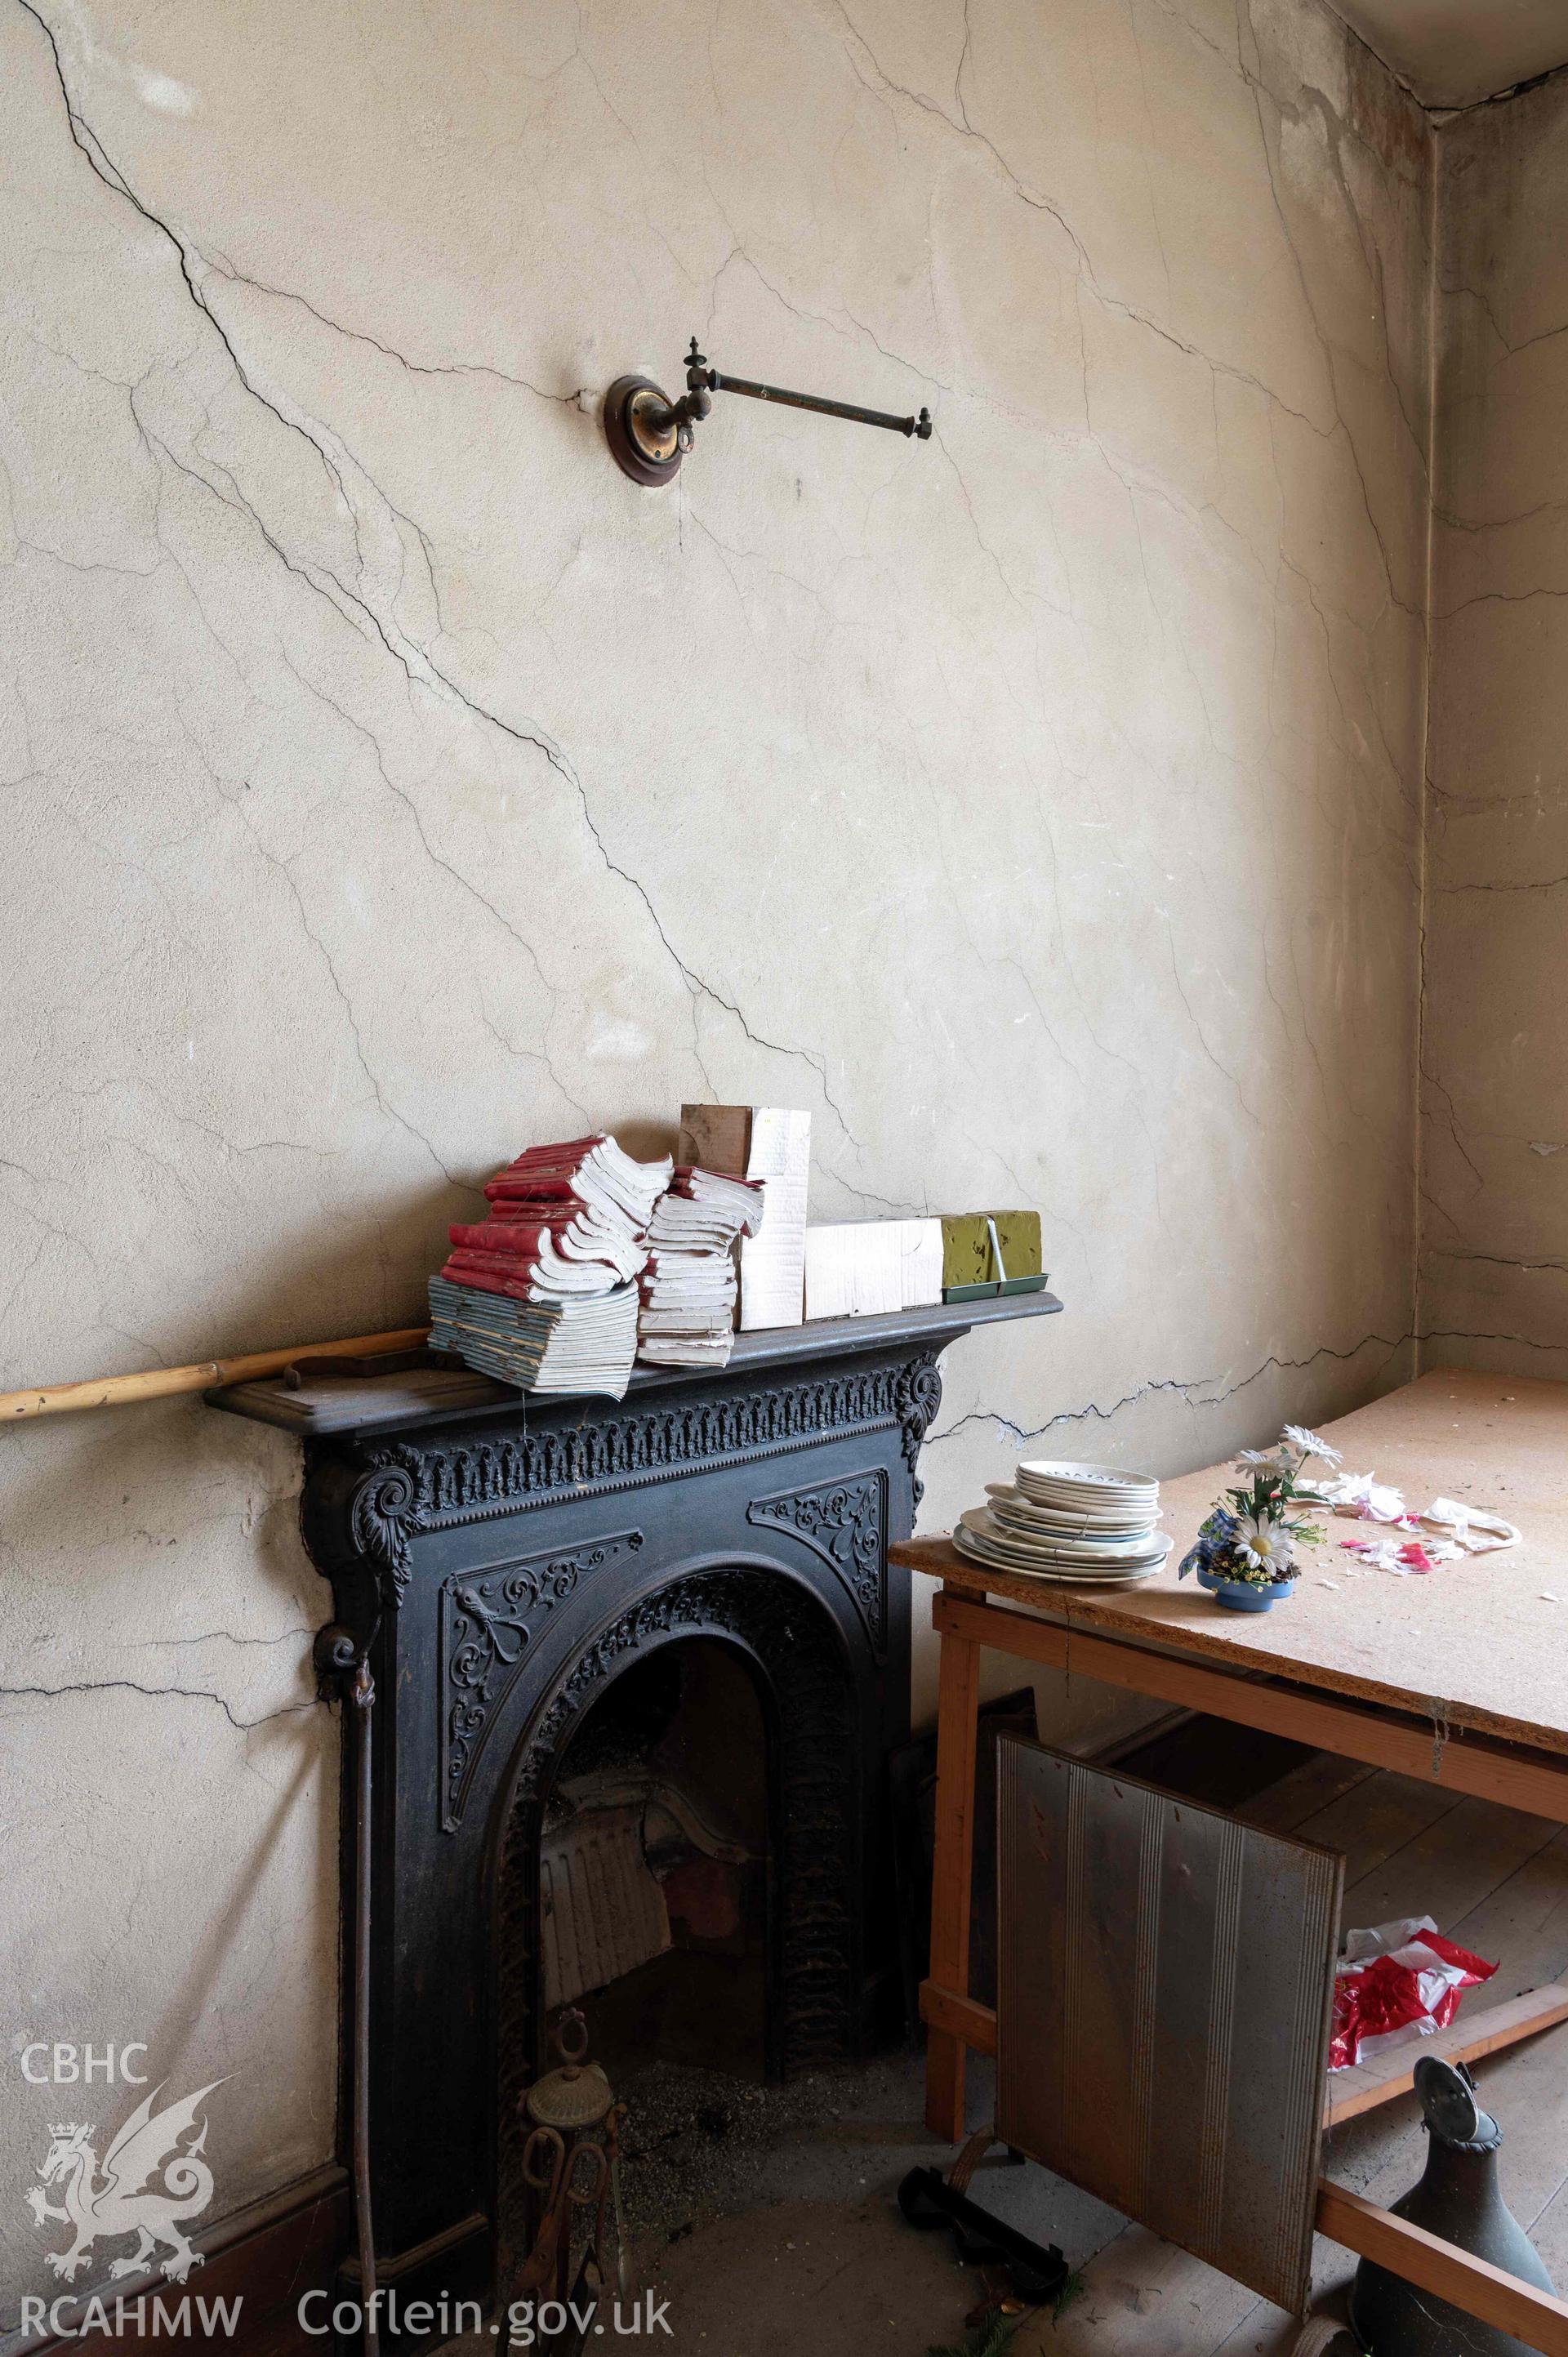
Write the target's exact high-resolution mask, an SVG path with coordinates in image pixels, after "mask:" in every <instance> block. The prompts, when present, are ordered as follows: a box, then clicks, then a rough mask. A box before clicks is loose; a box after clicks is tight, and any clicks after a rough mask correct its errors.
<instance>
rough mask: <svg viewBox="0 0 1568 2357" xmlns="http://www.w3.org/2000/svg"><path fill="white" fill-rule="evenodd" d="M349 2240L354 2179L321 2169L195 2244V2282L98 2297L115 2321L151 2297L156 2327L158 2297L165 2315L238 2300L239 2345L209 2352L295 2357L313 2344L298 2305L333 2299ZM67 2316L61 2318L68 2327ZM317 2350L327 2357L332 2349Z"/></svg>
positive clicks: (64, 2344) (128, 2337)
mask: <svg viewBox="0 0 1568 2357" xmlns="http://www.w3.org/2000/svg"><path fill="white" fill-rule="evenodd" d="M191 2239H192V2241H193V2242H194V2243H195V2244H196V2246H197V2248H198V2249H199V2251H200V2252H201V2253H202V2255H203V2257H204V2260H205V2265H204V2266H200V2267H199V2268H197V2269H196V2270H195V2271H194V2272H193V2273H192V2275H191V2276H190V2278H189V2280H188V2282H187V2283H184V2284H172V2283H169V2282H168V2281H166V2278H165V2277H164V2276H161V2275H158V2274H156V2273H153V2274H149V2275H145V2276H129V2277H127V2278H126V2279H125V2280H124V2282H120V2283H110V2284H104V2285H100V2286H98V2287H97V2294H98V2297H99V2298H101V2299H102V2302H103V2304H104V2307H105V2309H107V2310H108V2312H109V2315H110V2318H111V2319H113V2315H114V2312H115V2309H114V2303H115V2301H116V2300H122V2301H124V2302H125V2304H126V2306H127V2307H134V2304H135V2302H136V2300H137V2299H138V2298H143V2297H145V2298H147V2300H148V2303H149V2310H148V2312H149V2322H150V2307H151V2300H152V2298H154V2297H156V2296H159V2295H161V2297H162V2298H163V2301H164V2305H165V2308H166V2309H173V2308H175V2307H176V2306H177V2303H178V2302H179V2301H180V2300H181V2299H183V2298H186V2297H187V2296H189V2297H190V2298H192V2299H195V2298H197V2297H198V2296H199V2297H200V2298H204V2299H209V2300H211V2299H228V2300H233V2299H239V2300H240V2301H241V2302H242V2306H241V2309H240V2314H239V2319H238V2321H237V2324H236V2328H235V2330H234V2333H233V2335H232V2338H229V2337H225V2338H224V2339H223V2340H221V2341H220V2340H218V2339H217V2337H216V2336H214V2337H213V2339H212V2341H211V2342H210V2344H209V2345H210V2346H211V2347H212V2348H214V2349H218V2348H221V2349H222V2350H223V2351H224V2352H226V2357H285V2352H286V2357H295V2352H297V2351H298V2350H299V2349H300V2348H301V2346H302V2345H305V2344H303V2343H302V2338H301V2334H300V2330H299V2322H298V2304H299V2302H300V2300H301V2299H303V2298H304V2297H305V2295H306V2292H307V2291H313V2290H317V2289H320V2290H322V2291H326V2292H330V2290H331V2289H332V2286H333V2283H334V2280H335V2277H336V2274H337V2269H338V2262H339V2260H340V2259H341V2258H342V2255H343V2253H344V2250H345V2249H346V2247H347V2244H348V2241H349V2179H348V2173H347V2171H346V2170H344V2169H340V2168H338V2166H337V2165H336V2164H333V2165H332V2166H330V2167H328V2168H326V2169H313V2170H312V2172H311V2174H310V2175H309V2176H308V2177H300V2178H296V2179H295V2180H294V2182H293V2184H292V2185H285V2186H281V2187H280V2188H279V2189H278V2190H277V2191H276V2192H275V2193H269V2194H266V2195H264V2196H263V2199H262V2200H261V2201H252V2202H250V2203H248V2204H247V2205H246V2207H245V2208H244V2209H243V2210H236V2211H235V2212H233V2214H232V2215H231V2217H228V2218H225V2219H222V2220H220V2222H219V2223H218V2224H217V2225H215V2226H214V2227H213V2228H212V2230H211V2232H210V2233H207V2234H196V2235H193V2236H192V2238H191ZM71 2296H72V2295H71V2291H70V2287H69V2286H67V2285H64V2284H61V2285H60V2286H59V2287H58V2289H57V2291H56V2292H54V2293H51V2294H49V2295H48V2298H50V2299H51V2300H52V2299H53V2298H69V2297H71ZM89 2297H90V2295H89V2294H88V2293H86V2292H83V2293H81V2301H82V2302H83V2303H84V2302H85V2300H86V2299H87V2298H89ZM69 2313H70V2311H67V2310H63V2309H62V2311H61V2319H62V2321H64V2320H66V2319H67V2318H68V2316H69ZM204 2337H205V2336H203V2335H201V2334H199V2333H197V2334H194V2335H193V2336H192V2337H191V2338H190V2339H189V2340H188V2341H185V2342H184V2344H183V2345H184V2346H186V2347H187V2348H197V2347H199V2346H200V2345H201V2343H202V2341H203V2339H204ZM181 2345H182V2344H181V2342H180V2341H177V2340H176V2341H171V2340H170V2338H169V2337H168V2335H167V2333H166V2332H165V2333H161V2334H159V2335H158V2336H157V2337H156V2339H155V2338H154V2337H153V2335H152V2333H151V2331H150V2330H149V2331H148V2332H147V2333H145V2334H140V2333H137V2332H135V2331H134V2330H132V2331H127V2332H124V2333H120V2334H105V2333H102V2332H92V2333H89V2334H88V2335H87V2336H86V2337H85V2338H84V2339H78V2338H77V2337H76V2336H75V2335H74V2334H73V2335H71V2337H70V2338H69V2339H67V2338H64V2337H60V2338H59V2339H57V2338H55V2337H54V2336H52V2335H51V2334H48V2333H44V2334H41V2335H40V2334H38V2333H30V2334H29V2333H25V2332H21V2331H16V2332H12V2333H9V2334H7V2335H5V2337H4V2338H0V2357H52V2352H57V2351H58V2352H60V2357H65V2352H67V2351H71V2352H83V2353H84V2357H169V2352H170V2351H171V2350H177V2349H178V2348H179V2347H180V2346H181ZM309 2345H312V2346H315V2347H318V2348H323V2349H327V2348H329V2347H330V2345H331V2344H330V2343H329V2342H328V2341H320V2342H315V2343H312V2344H309Z"/></svg>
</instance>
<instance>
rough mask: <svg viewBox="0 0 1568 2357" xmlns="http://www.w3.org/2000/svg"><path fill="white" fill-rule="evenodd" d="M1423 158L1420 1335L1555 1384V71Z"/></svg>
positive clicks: (1564, 284)
mask: <svg viewBox="0 0 1568 2357" xmlns="http://www.w3.org/2000/svg"><path fill="white" fill-rule="evenodd" d="M1437 153H1438V159H1439V161H1438V189H1439V204H1438V219H1439V224H1440V227H1439V239H1438V247H1439V254H1438V259H1439V269H1440V278H1441V284H1442V296H1441V306H1440V317H1441V328H1442V338H1441V360H1440V365H1439V369H1438V436H1437V441H1438V449H1439V452H1440V460H1439V466H1438V469H1437V478H1438V479H1437V489H1436V504H1437V520H1436V526H1435V532H1434V582H1433V601H1432V613H1433V646H1432V652H1433V703H1432V746H1431V752H1430V759H1429V768H1430V776H1429V787H1428V807H1429V830H1428V854H1427V859H1428V868H1427V914H1426V960H1425V967H1426V983H1425V991H1424V1015H1423V1042H1422V1045H1423V1054H1422V1064H1423V1079H1424V1089H1423V1131H1424V1148H1423V1151H1424V1170H1423V1190H1424V1198H1425V1200H1424V1206H1423V1222H1422V1242H1423V1255H1422V1257H1423V1278H1422V1295H1421V1307H1422V1319H1421V1322H1422V1326H1423V1331H1425V1332H1427V1333H1429V1334H1430V1335H1431V1336H1432V1337H1433V1340H1432V1341H1431V1343H1430V1344H1429V1346H1428V1351H1427V1355H1428V1356H1429V1357H1435V1356H1437V1355H1439V1354H1440V1355H1441V1356H1442V1357H1443V1358H1444V1359H1446V1360H1449V1361H1455V1362H1456V1363H1462V1364H1466V1365H1470V1366H1483V1367H1496V1368H1498V1369H1501V1370H1504V1371H1507V1370H1509V1369H1519V1368H1523V1369H1525V1370H1526V1371H1528V1372H1530V1373H1531V1374H1541V1375H1553V1376H1568V955H1565V950H1564V941H1565V936H1564V926H1565V925H1568V750H1565V748H1568V441H1565V439H1564V435H1563V416H1564V414H1565V412H1568V74H1558V75H1554V76H1553V77H1552V80H1551V81H1549V82H1546V83H1544V84H1543V85H1542V86H1541V88H1540V89H1538V90H1534V91H1527V92H1526V93H1525V94H1524V95H1523V96H1521V97H1520V98H1517V99H1514V100H1512V101H1510V102H1509V103H1508V104H1506V105H1499V106H1486V107H1477V108H1476V109H1474V110H1473V111H1472V112H1471V113H1466V114H1462V115H1459V116H1456V117H1455V119H1454V120H1453V121H1452V122H1449V123H1446V124H1443V125H1442V127H1441V128H1440V130H1439V132H1438V134H1437Z"/></svg>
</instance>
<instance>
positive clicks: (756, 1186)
mask: <svg viewBox="0 0 1568 2357" xmlns="http://www.w3.org/2000/svg"><path fill="white" fill-rule="evenodd" d="M762 1211H763V1194H762V1186H761V1182H760V1180H757V1179H722V1178H720V1176H719V1175H718V1173H717V1172H716V1171H714V1170H693V1169H690V1168H681V1169H678V1170H677V1171H676V1173H675V1176H674V1179H673V1181H672V1183H671V1188H670V1191H669V1193H668V1194H667V1195H662V1196H660V1200H659V1206H658V1209H657V1210H656V1211H655V1212H654V1214H653V1218H652V1221H651V1222H650V1227H649V1231H648V1265H647V1267H646V1268H645V1269H644V1271H643V1273H642V1277H641V1280H640V1282H641V1289H642V1309H641V1312H640V1315H639V1318H638V1322H637V1355H638V1357H639V1359H645V1360H647V1361H649V1363H650V1365H652V1366H660V1367H722V1366H724V1365H725V1364H726V1363H727V1361H728V1359H729V1354H730V1351H732V1350H733V1349H734V1347H735V1298H736V1261H735V1247H736V1242H737V1241H738V1239H739V1238H740V1237H741V1236H754V1235H756V1233H757V1230H758V1229H759V1228H760V1227H761V1225H762Z"/></svg>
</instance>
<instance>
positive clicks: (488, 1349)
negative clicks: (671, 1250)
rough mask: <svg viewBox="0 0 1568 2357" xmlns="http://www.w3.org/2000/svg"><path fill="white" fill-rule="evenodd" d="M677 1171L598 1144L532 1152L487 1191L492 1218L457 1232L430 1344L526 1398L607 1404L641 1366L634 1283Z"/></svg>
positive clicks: (578, 1142) (435, 1288)
mask: <svg viewBox="0 0 1568 2357" xmlns="http://www.w3.org/2000/svg"><path fill="white" fill-rule="evenodd" d="M672 1168H673V1165H672V1164H671V1162H670V1161H669V1160H668V1159H666V1160H664V1161H662V1162H634V1161H633V1160H632V1158H631V1157H630V1155H628V1154H625V1153H623V1152H622V1150H621V1148H620V1147H619V1146H618V1145H617V1144H616V1142H615V1139H614V1138H613V1137H610V1136H607V1135H605V1134H604V1133H603V1132H601V1133H600V1134H599V1135H596V1136H594V1137H577V1138H571V1139H568V1140H565V1141H564V1142H563V1143H561V1144H559V1145H555V1146H531V1147H530V1148H529V1150H528V1152H527V1153H526V1154H520V1155H519V1156H518V1157H517V1160H516V1161H515V1162H513V1163H510V1165H509V1166H508V1168H506V1169H505V1170H502V1171H499V1172H498V1173H497V1175H496V1177H495V1178H493V1179H491V1180H490V1182H489V1186H488V1187H487V1188H486V1189H485V1193H486V1195H487V1196H488V1197H489V1204H490V1211H489V1218H488V1219H486V1220H483V1221H480V1222H477V1223H475V1224H472V1225H462V1224H459V1225H456V1226H454V1227H453V1228H451V1229H450V1230H449V1231H448V1233H449V1235H450V1238H451V1242H452V1253H451V1255H450V1257H449V1258H448V1260H447V1262H446V1266H445V1267H444V1268H443V1270H442V1271H441V1274H440V1275H439V1276H433V1277H432V1278H431V1280H430V1316H431V1328H430V1344H431V1348H432V1349H433V1350H435V1351H452V1352H454V1353H455V1354H456V1356H457V1357H458V1358H460V1359H463V1360H464V1361H467V1364H468V1365H469V1366H471V1367H475V1368H478V1370H479V1371H480V1372H482V1373H484V1374H487V1375H494V1376H495V1377H496V1378H497V1380H498V1381H499V1382H500V1383H515V1384H516V1385H517V1386H518V1388H519V1389H520V1390H522V1391H534V1392H608V1393H609V1394H610V1395H611V1397H612V1398H615V1399H619V1398H620V1396H621V1394H623V1393H624V1391H625V1390H626V1387H627V1383H628V1381H629V1379H630V1376H631V1370H632V1365H633V1361H635V1359H636V1356H637V1329H638V1309H639V1296H638V1286H637V1279H638V1277H639V1275H640V1274H641V1271H642V1269H643V1266H644V1265H645V1263H646V1261H647V1259H648V1244H647V1231H648V1226H649V1222H650V1219H651V1218H652V1216H653V1207H654V1205H655V1204H656V1203H657V1202H658V1200H659V1198H660V1195H661V1194H662V1193H663V1192H664V1189H665V1188H666V1187H667V1186H668V1185H669V1183H670V1178H671V1170H672Z"/></svg>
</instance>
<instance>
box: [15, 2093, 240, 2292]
mask: <svg viewBox="0 0 1568 2357" xmlns="http://www.w3.org/2000/svg"><path fill="white" fill-rule="evenodd" d="M222 2083H223V2082H222V2081H221V2079H214V2080H213V2081H212V2082H211V2084H210V2085H209V2086H206V2087H199V2088H198V2089H197V2091H196V2093H195V2094H194V2095H187V2096H185V2097H184V2099H183V2100H182V2101H181V2102H179V2103H177V2104H166V2105H165V2106H164V2108H163V2110H162V2111H161V2112H155V2111H154V2109H153V2105H154V2104H156V2102H157V2099H158V2097H159V2095H160V2094H161V2093H163V2087H162V2086H157V2087H155V2088H154V2089H153V2091H152V2093H151V2094H149V2095H145V2096H144V2097H143V2099H142V2101H141V2102H140V2103H139V2104H137V2106H136V2108H135V2110H134V2112H133V2113H132V2114H131V2116H130V2118H129V2119H128V2120H127V2121H126V2122H125V2125H124V2127H123V2128H121V2130H120V2131H119V2133H118V2135H117V2136H115V2138H114V2141H113V2144H112V2145H111V2146H110V2147H109V2149H108V2151H107V2152H106V2153H105V2154H104V2156H103V2166H102V2174H100V2171H99V2164H98V2155H97V2154H96V2153H95V2152H94V2150H93V2148H92V2146H91V2142H90V2141H89V2139H90V2138H91V2136H92V2133H93V2131H92V2129H91V2126H64V2127H53V2128H51V2129H50V2130H49V2136H50V2139H51V2141H50V2144H49V2148H48V2152H47V2153H46V2154H45V2155H44V2158H43V2160H42V2161H41V2162H40V2164H39V2167H38V2179H39V2181H38V2184H37V2185H35V2186H34V2187H32V2189H31V2190H30V2191H29V2192H28V2194H27V2207H28V2209H29V2210H30V2211H31V2212H32V2213H33V2222H34V2223H35V2225H38V2226H43V2225H46V2224H47V2223H48V2221H49V2220H50V2219H51V2218H58V2219H59V2221H60V2222H61V2223H62V2224H63V2225H67V2226H70V2227H72V2228H73V2229H74V2230H75V2236H76V2239H75V2241H74V2242H73V2243H72V2244H71V2245H70V2249H69V2250H66V2251H50V2252H49V2254H48V2264H49V2266H51V2267H52V2268H53V2269H54V2271H55V2273H56V2275H57V2276H62V2277H63V2278H64V2280H65V2281H66V2282H67V2283H70V2281H71V2279H72V2277H73V2276H76V2275H77V2274H78V2273H79V2272H80V2270H81V2268H82V2267H84V2266H86V2265H87V2262H88V2258H89V2256H90V2255H91V2250H92V2246H93V2244H94V2243H98V2242H105V2243H113V2242H115V2241H117V2240H118V2239H119V2237H120V2236H121V2235H124V2234H134V2235H135V2237H136V2247H135V2249H134V2251H132V2252H131V2253H130V2255H129V2256H128V2257H126V2258H123V2259H116V2260H114V2262H113V2265H112V2266H111V2267H110V2269H109V2272H110V2274H111V2276H134V2275H140V2274H141V2273H143V2271H144V2270H145V2268H146V2267H147V2266H148V2265H149V2264H150V2262H151V2260H152V2259H153V2257H154V2255H155V2254H156V2252H157V2250H158V2249H159V2248H160V2246H161V2247H163V2248H165V2249H166V2251H167V2252H168V2256H167V2257H166V2259H165V2260H164V2261H163V2273H164V2274H165V2275H166V2276H168V2278H169V2280H170V2281H171V2282H172V2283H183V2282H184V2281H185V2279H186V2277H187V2276H188V2275H189V2273H190V2270H191V2268H192V2267H199V2266H200V2265H201V2253H200V2252H199V2251H195V2250H192V2248H191V2246H190V2244H189V2242H188V2239H187V2237H186V2234H185V2232H184V2228H185V2225H186V2223H187V2222H188V2221H189V2220H191V2219H194V2218H199V2216H200V2215H201V2212H203V2211H204V2210H205V2209H206V2207H207V2205H208V2203H209V2201H211V2199H212V2171H211V2170H210V2169H209V2167H208V2166H207V2163H206V2161H205V2160H203V2159H202V2158H201V2157H200V2156H201V2153H202V2149H203V2147H205V2145H206V2142H207V2122H206V2121H205V2119H203V2120H202V2121H201V2123H200V2132H199V2135H198V2136H196V2138H195V2141H194V2142H193V2143H191V2144H190V2145H188V2147H186V2149H185V2150H184V2151H183V2152H182V2151H181V2150H180V2149H179V2144H180V2139H181V2137H182V2136H186V2135H188V2132H189V2131H190V2130H191V2129H192V2128H193V2127H195V2126H197V2121H198V2116H199V2113H200V2109H201V2105H202V2104H203V2103H204V2102H205V2100H206V2098H207V2097H208V2096H209V2094H210V2093H212V2089H213V2088H214V2087H220V2086H221V2085H222ZM164 2084H165V2085H166V2084H167V2082H165V2083H164ZM49 2185H59V2186H61V2187H62V2188H63V2190H64V2201H63V2204H62V2203H60V2202H55V2201H48V2200H46V2199H45V2193H44V2189H45V2187H46V2186H49Z"/></svg>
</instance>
